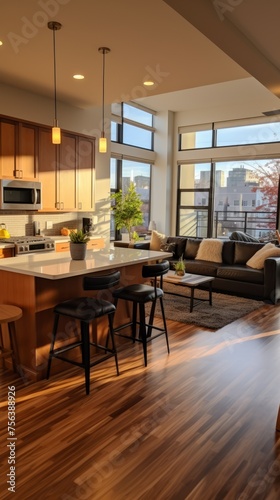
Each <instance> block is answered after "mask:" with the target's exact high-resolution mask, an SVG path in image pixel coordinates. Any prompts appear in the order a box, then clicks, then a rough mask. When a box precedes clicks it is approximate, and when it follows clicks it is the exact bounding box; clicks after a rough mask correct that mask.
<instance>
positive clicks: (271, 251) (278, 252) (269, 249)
mask: <svg viewBox="0 0 280 500" xmlns="http://www.w3.org/2000/svg"><path fill="white" fill-rule="evenodd" d="M268 257H280V248H279V247H276V246H275V245H273V244H272V243H268V244H267V245H265V246H264V247H263V248H261V250H258V251H257V252H256V253H255V255H253V257H251V259H249V260H248V261H247V262H246V265H247V266H249V267H252V269H263V268H264V261H265V259H267V258H268Z"/></svg>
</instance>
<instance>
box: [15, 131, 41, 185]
mask: <svg viewBox="0 0 280 500" xmlns="http://www.w3.org/2000/svg"><path fill="white" fill-rule="evenodd" d="M18 131H19V134H18V155H17V166H16V167H17V170H19V171H20V176H21V177H23V178H25V179H36V178H37V158H38V153H37V148H38V140H37V131H38V127H36V126H34V125H29V124H26V123H20V124H19V127H18Z"/></svg>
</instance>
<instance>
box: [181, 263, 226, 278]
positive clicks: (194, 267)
mask: <svg viewBox="0 0 280 500" xmlns="http://www.w3.org/2000/svg"><path fill="white" fill-rule="evenodd" d="M221 265H222V264H217V263H216V262H207V261H206V260H197V259H190V260H186V261H185V270H186V272H187V273H191V274H202V275H203V276H217V270H218V268H219V266H221Z"/></svg>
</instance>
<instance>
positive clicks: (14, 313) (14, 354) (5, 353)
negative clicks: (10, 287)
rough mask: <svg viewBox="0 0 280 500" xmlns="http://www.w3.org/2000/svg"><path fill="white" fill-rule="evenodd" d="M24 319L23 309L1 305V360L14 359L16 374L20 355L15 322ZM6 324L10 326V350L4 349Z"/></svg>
mask: <svg viewBox="0 0 280 500" xmlns="http://www.w3.org/2000/svg"><path fill="white" fill-rule="evenodd" d="M21 317H22V309H20V308H19V307H17V306H11V305H9V304H0V351H1V352H0V359H4V358H7V357H11V358H12V363H13V369H14V372H18V373H20V371H19V367H20V363H19V355H18V348H17V341H16V327H15V321H17V320H18V319H20V318H21ZM4 324H6V325H7V326H8V333H9V340H10V348H9V349H7V348H5V347H4V339H3V331H2V325H4Z"/></svg>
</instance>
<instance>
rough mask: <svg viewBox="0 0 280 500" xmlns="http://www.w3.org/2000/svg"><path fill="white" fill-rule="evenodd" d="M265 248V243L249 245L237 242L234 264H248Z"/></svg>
mask: <svg viewBox="0 0 280 500" xmlns="http://www.w3.org/2000/svg"><path fill="white" fill-rule="evenodd" d="M263 246H264V244H263V243H247V242H245V241H236V242H235V246H234V261H233V263H234V264H246V262H247V261H248V260H249V259H250V258H251V257H252V256H253V255H254V254H255V253H256V252H257V251H258V250H260V248H262V247H263Z"/></svg>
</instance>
